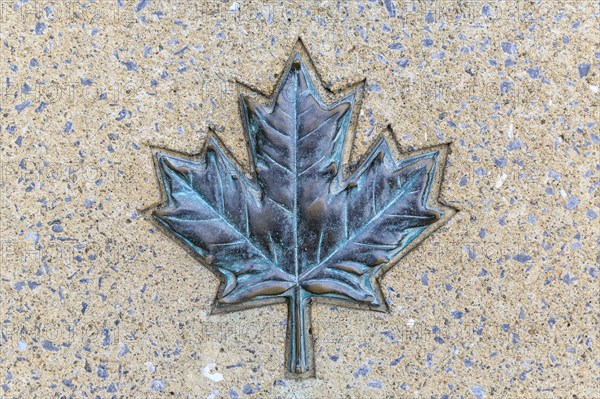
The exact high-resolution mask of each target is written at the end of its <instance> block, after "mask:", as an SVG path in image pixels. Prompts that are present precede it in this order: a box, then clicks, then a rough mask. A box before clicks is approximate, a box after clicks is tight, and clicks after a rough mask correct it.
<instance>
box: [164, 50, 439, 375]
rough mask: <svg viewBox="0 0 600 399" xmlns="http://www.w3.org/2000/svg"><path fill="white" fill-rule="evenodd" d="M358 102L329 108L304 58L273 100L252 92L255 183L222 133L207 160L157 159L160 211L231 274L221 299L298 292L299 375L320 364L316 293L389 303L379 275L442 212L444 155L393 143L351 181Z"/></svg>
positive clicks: (293, 338)
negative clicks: (348, 166) (397, 151)
mask: <svg viewBox="0 0 600 399" xmlns="http://www.w3.org/2000/svg"><path fill="white" fill-rule="evenodd" d="M354 99H355V93H352V94H351V95H349V96H348V97H345V98H343V99H342V100H340V101H338V102H337V103H335V104H332V105H326V104H325V103H324V102H323V101H322V100H321V99H320V97H319V95H318V94H317V91H316V89H315V87H314V85H313V84H312V82H311V79H310V77H309V74H308V73H307V70H306V67H305V66H304V64H303V63H302V61H301V58H300V56H299V55H296V56H295V58H294V59H293V61H292V62H291V63H290V65H289V67H288V69H287V71H286V73H285V74H284V77H283V79H282V83H281V85H280V88H279V89H278V91H277V92H276V94H275V95H274V101H273V103H272V104H271V105H268V106H267V105H263V104H260V103H259V102H258V101H256V100H254V99H252V98H251V97H249V96H244V95H242V96H241V112H242V117H243V121H244V126H245V129H246V131H247V134H248V138H249V145H250V149H251V154H252V162H253V166H254V170H255V173H256V174H255V176H254V177H253V178H252V179H248V178H246V177H245V176H244V174H243V173H241V172H240V171H239V170H238V169H237V168H236V167H235V166H234V164H233V163H232V162H231V161H230V160H229V159H228V157H227V156H226V155H225V153H224V152H223V151H222V149H221V147H220V146H219V144H218V142H217V141H216V140H214V139H211V142H210V143H209V145H208V149H207V151H206V152H205V153H204V154H203V155H202V157H201V159H200V160H199V161H190V160H185V159H180V158H177V157H174V156H170V155H166V154H161V153H159V154H158V155H157V163H158V168H159V171H160V177H161V179H162V184H163V186H164V191H165V194H166V204H164V206H163V207H161V208H159V209H157V210H156V211H155V212H154V217H155V218H156V220H157V221H158V222H159V223H160V224H161V225H162V226H164V227H165V228H166V229H167V230H169V231H170V232H171V233H172V234H173V235H174V236H175V237H177V238H178V239H179V240H181V241H182V242H183V243H184V244H185V245H187V246H188V247H189V248H191V250H192V251H194V252H195V253H197V254H198V255H199V256H201V257H203V259H204V260H205V262H206V263H207V264H208V265H210V267H211V268H212V269H213V270H214V271H216V272H217V273H219V274H220V276H221V277H222V278H223V281H224V284H223V287H222V289H221V291H220V292H219V293H218V303H219V304H221V305H223V306H224V305H231V304H236V303H244V302H247V301H251V300H252V301H256V300H261V299H268V298H273V297H285V298H287V301H288V303H289V304H290V305H289V306H290V331H291V333H290V338H289V339H290V341H289V345H288V346H289V348H290V356H289V362H290V370H291V371H292V372H296V373H303V372H306V371H307V370H308V369H309V366H310V355H309V353H308V349H307V348H308V347H309V346H310V342H309V341H310V340H308V341H307V339H308V338H307V337H308V335H309V333H308V325H309V320H307V319H306V317H307V316H306V315H305V308H306V306H307V300H308V299H309V298H312V297H329V298H334V299H341V300H346V301H347V303H350V302H353V303H354V302H358V303H364V304H369V305H373V306H377V305H380V304H381V303H380V301H381V298H379V295H378V291H377V290H376V287H375V284H376V282H375V276H376V275H377V274H378V272H379V271H380V270H381V268H382V267H383V266H384V265H385V264H387V263H388V262H389V261H390V260H391V259H393V258H394V257H395V256H396V255H397V254H399V253H400V252H401V251H402V250H403V249H405V248H406V247H407V246H408V245H409V244H410V243H411V242H412V241H413V240H414V239H415V238H416V237H417V236H419V235H420V234H421V233H422V232H423V231H424V230H425V229H426V228H427V227H428V226H429V225H431V224H433V223H434V222H436V221H437V220H439V218H440V216H441V212H440V211H437V210H433V209H430V208H428V206H427V200H428V195H429V192H430V190H431V186H432V184H433V182H434V180H435V176H436V173H437V171H436V169H437V164H438V160H439V154H438V152H436V151H434V152H430V153H425V154H420V155H416V156H412V157H408V158H405V159H403V160H401V161H399V162H396V161H395V160H394V157H393V156H392V154H391V152H390V149H389V148H388V145H387V142H386V140H385V139H383V140H381V142H380V143H379V145H378V146H376V148H375V149H374V150H373V151H372V152H371V153H370V154H369V155H368V156H367V158H366V160H365V161H364V162H363V163H362V165H361V166H360V167H359V168H358V169H357V170H356V172H354V173H353V174H352V175H351V176H350V177H349V178H347V179H344V178H343V176H342V173H341V170H342V169H343V168H342V152H343V148H342V147H343V145H344V142H345V140H346V136H347V134H348V129H349V124H350V118H351V114H352V112H353V107H354Z"/></svg>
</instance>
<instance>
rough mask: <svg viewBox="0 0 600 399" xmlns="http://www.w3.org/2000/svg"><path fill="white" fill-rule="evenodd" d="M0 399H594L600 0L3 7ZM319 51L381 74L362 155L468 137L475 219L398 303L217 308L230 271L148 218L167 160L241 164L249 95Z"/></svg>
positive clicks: (337, 72)
mask: <svg viewBox="0 0 600 399" xmlns="http://www.w3.org/2000/svg"><path fill="white" fill-rule="evenodd" d="M0 5H1V9H0V18H1V19H0V40H1V44H0V68H1V70H2V73H1V81H0V86H1V95H2V96H1V103H0V108H1V110H0V112H1V115H2V117H1V123H0V137H1V153H0V154H1V159H0V161H1V165H2V174H1V176H0V177H1V182H2V183H1V184H2V186H1V188H2V190H1V202H0V204H1V206H0V210H1V219H0V220H1V226H0V229H1V230H0V231H1V243H2V245H1V257H2V258H1V263H0V267H1V268H0V278H1V280H0V316H1V317H0V322H1V328H2V334H1V336H0V350H1V355H0V396H1V397H5V398H50V397H89V398H92V397H93V398H96V397H101V398H112V397H115V398H152V397H177V398H245V397H257V398H258V397H260V398H269V397H281V398H288V397H291V398H413V397H414V398H430V397H433V398H462V397H464V398H567V397H568V398H573V397H576V398H600V347H599V345H600V336H599V335H600V332H599V331H600V328H599V323H600V322H599V319H600V292H599V291H600V288H599V281H598V273H599V269H600V252H599V248H600V222H599V221H600V218H599V214H600V210H599V206H600V199H599V198H600V196H599V193H600V132H599V119H600V116H599V106H598V92H599V90H600V89H599V88H600V79H599V63H600V42H599V35H600V34H599V30H598V26H599V19H600V8H599V5H598V2H594V1H587V0H579V1H561V2H559V1H542V2H531V3H530V2H517V1H511V2H502V3H498V2H496V1H489V2H487V3H486V2H484V1H461V2H448V1H439V2H435V3H433V2H417V1H407V2H401V1H398V0H391V1H390V0H385V1H383V2H381V1H379V2H377V1H350V2H348V3H341V2H339V3H338V2H336V1H318V2H317V1H310V0H307V1H292V2H273V3H271V4H269V5H267V4H258V3H254V2H238V3H233V2H224V3H223V2H216V1H215V2H214V3H212V4H210V3H206V2H204V1H196V2H183V1H181V2H172V1H163V2H159V1H155V0H143V1H141V2H138V1H135V2H129V1H125V0H123V1H122V0H114V1H105V0H96V1H93V2H87V1H69V2H67V1H64V2H51V1H35V0H29V1H13V0H11V1H2V2H1V3H0ZM298 37H300V38H301V39H302V40H303V42H304V44H305V45H306V47H307V49H308V51H309V52H310V54H311V56H312V57H313V60H314V62H315V64H316V69H317V71H318V72H319V74H320V76H321V78H322V80H323V82H324V84H325V85H326V86H327V87H329V88H330V89H332V90H333V91H336V90H342V89H345V88H346V87H347V86H348V85H350V84H352V83H355V82H357V81H360V80H361V79H365V78H366V90H365V96H364V99H363V104H362V105H363V108H362V113H361V114H360V118H359V121H358V129H357V132H356V139H355V142H354V147H353V152H352V155H351V157H350V158H351V159H350V161H351V162H356V161H357V160H360V157H361V155H363V154H364V152H365V151H366V149H367V148H368V146H369V145H370V144H371V143H373V142H374V141H375V140H376V139H377V137H378V135H379V134H381V132H382V131H383V129H384V128H385V127H386V126H387V125H388V124H389V125H391V128H392V129H393V131H394V135H395V136H396V138H397V139H398V141H399V143H400V146H401V148H402V150H403V151H407V150H411V149H420V148H423V147H428V146H433V145H437V144H440V143H449V142H451V143H452V144H451V153H450V155H449V159H448V166H447V169H446V176H445V182H444V184H443V186H442V189H441V199H442V200H444V201H446V202H447V203H448V204H450V205H452V206H453V207H456V208H458V209H459V210H460V212H458V213H457V214H456V215H455V216H454V218H453V219H452V220H451V221H450V222H449V223H448V224H447V225H446V226H444V227H443V228H441V229H440V230H438V231H437V232H436V233H434V234H433V235H432V236H430V237H429V238H428V239H427V240H426V241H425V242H424V243H423V244H422V245H421V246H420V247H419V248H418V249H417V250H416V251H414V252H412V253H411V254H409V255H408V256H407V257H406V258H405V259H403V260H402V261H401V262H400V263H399V264H398V265H397V266H396V267H395V268H393V269H392V270H391V271H390V272H389V273H388V274H387V275H386V277H385V278H384V280H383V288H384V291H385V293H386V297H387V300H388V302H389V305H390V309H391V312H390V313H389V314H381V313H376V312H366V311H360V310H348V309H344V308H332V307H330V306H325V305H317V306H315V307H313V332H314V334H315V337H316V342H315V350H316V356H315V357H316V378H313V379H305V380H291V379H287V378H286V375H285V373H284V361H285V358H284V356H285V347H284V346H285V325H286V317H287V315H286V309H285V306H284V305H278V306H272V307H264V308H260V309H253V310H247V311H243V312H238V313H233V314H226V315H209V312H210V307H211V303H212V300H213V298H214V295H215V293H216V289H217V286H218V280H217V278H216V277H214V276H213V275H212V274H211V273H210V272H209V271H208V270H206V269H205V268H204V267H203V266H202V265H200V264H198V263H197V262H196V261H195V260H194V259H193V258H192V257H191V256H189V254H188V253H187V252H185V251H184V250H183V249H182V248H181V246H179V245H177V244H176V243H175V242H173V241H172V240H170V239H168V238H167V237H166V236H165V235H164V234H162V233H161V232H159V231H157V229H156V227H155V225H154V224H153V223H151V221H150V220H148V218H147V217H146V216H145V214H144V213H143V210H144V209H147V208H148V207H150V206H152V205H153V204H155V203H156V202H158V201H159V198H160V197H159V193H160V190H159V186H158V182H157V179H156V175H155V170H154V166H153V161H152V158H151V154H152V149H153V148H154V147H165V148H169V149H172V150H176V151H183V152H187V153H194V152H198V151H199V150H200V149H201V148H202V145H203V142H204V138H205V137H206V135H207V133H208V129H209V127H210V128H213V129H214V130H215V131H216V132H217V135H218V136H219V137H220V138H221V139H222V140H223V141H224V142H225V143H226V144H227V145H228V146H229V147H230V150H231V152H232V153H233V154H234V156H235V157H236V158H237V159H238V160H239V161H240V162H242V163H244V162H247V161H248V159H247V152H246V147H245V146H246V143H245V141H244V136H243V133H242V129H241V122H240V119H239V111H238V108H237V107H238V103H237V92H238V90H239V88H238V87H237V86H236V84H235V83H234V82H235V81H240V82H244V83H245V84H247V85H248V86H250V87H252V88H254V89H256V90H259V91H261V92H264V93H267V94H268V93H270V92H272V90H273V88H274V85H275V84H276V82H277V78H278V76H279V75H280V74H281V72H282V70H283V68H284V65H285V63H286V61H287V60H288V56H289V55H290V52H291V51H292V48H293V47H294V45H295V44H296V42H297V38H298Z"/></svg>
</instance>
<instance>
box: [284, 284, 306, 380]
mask: <svg viewBox="0 0 600 399" xmlns="http://www.w3.org/2000/svg"><path fill="white" fill-rule="evenodd" d="M306 305H307V298H305V297H304V293H303V290H302V288H300V287H295V288H294V293H293V294H292V295H291V296H290V301H289V312H290V327H289V334H288V342H289V351H290V353H289V370H290V372H292V373H294V374H304V373H306V372H308V371H309V370H310V356H309V353H310V343H311V340H310V336H309V326H308V325H309V323H310V320H307V318H306V315H307V309H306Z"/></svg>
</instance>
